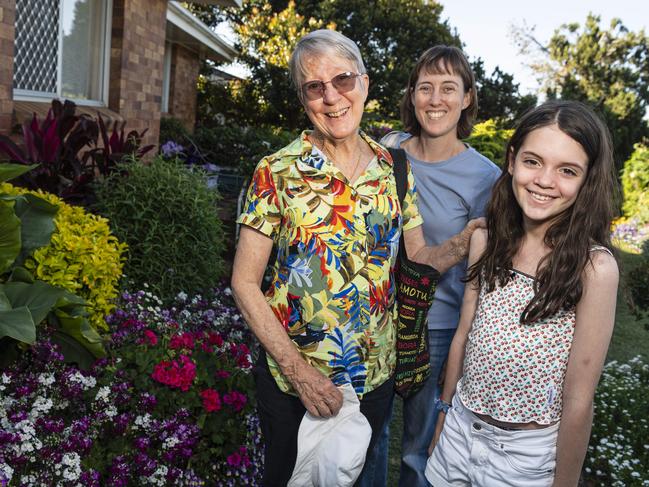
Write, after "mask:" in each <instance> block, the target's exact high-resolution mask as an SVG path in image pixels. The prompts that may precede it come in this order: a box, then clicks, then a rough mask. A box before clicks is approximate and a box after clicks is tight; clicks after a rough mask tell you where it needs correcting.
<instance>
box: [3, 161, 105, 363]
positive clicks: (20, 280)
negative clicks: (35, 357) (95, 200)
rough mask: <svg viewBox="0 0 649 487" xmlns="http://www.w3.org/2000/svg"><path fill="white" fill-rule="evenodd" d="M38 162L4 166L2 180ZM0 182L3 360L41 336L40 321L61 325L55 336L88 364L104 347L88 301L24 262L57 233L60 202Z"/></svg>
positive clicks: (79, 360)
mask: <svg viewBox="0 0 649 487" xmlns="http://www.w3.org/2000/svg"><path fill="white" fill-rule="evenodd" d="M32 168H33V166H21V165H16V164H1V165H0V183H4V182H5V181H7V180H9V179H13V178H15V177H18V176H20V175H21V174H24V173H25V172H27V171H29V170H31V169H32ZM8 188H11V185H9V184H6V183H5V184H1V186H0V228H1V230H0V362H1V363H2V364H6V363H8V362H9V361H11V360H12V359H13V358H15V357H16V355H17V353H18V348H17V345H18V344H21V343H22V344H31V343H34V341H35V340H36V332H37V326H39V325H40V324H41V323H42V322H45V321H47V322H48V323H49V324H50V325H52V326H54V327H55V332H54V339H55V340H56V341H57V342H58V343H60V345H61V347H62V349H63V350H64V353H65V355H66V359H68V360H71V361H75V362H77V363H79V364H81V365H88V364H89V362H90V361H92V358H91V357H89V353H92V355H94V356H95V357H96V356H101V355H103V354H104V350H103V347H102V344H101V337H100V336H99V335H98V334H97V332H96V331H95V330H94V329H93V328H92V327H91V326H90V324H89V323H88V319H87V315H88V314H87V311H86V306H87V305H86V302H85V301H84V300H83V299H82V298H80V297H79V296H76V295H75V294H73V293H71V292H69V291H66V290H64V289H61V288H59V287H55V286H52V285H50V284H48V283H45V282H43V281H40V280H35V279H34V277H33V275H32V274H31V273H30V272H29V271H28V270H27V269H26V268H25V267H24V264H25V261H26V260H27V259H29V258H30V256H31V254H32V253H33V252H34V251H35V250H36V249H38V248H40V247H42V246H44V245H47V244H48V243H49V241H50V239H51V236H52V234H53V232H54V218H55V215H56V213H57V207H56V206H55V205H53V204H51V203H49V202H48V201H46V200H45V199H43V198H39V197H38V196H36V195H34V194H29V193H27V194H14V193H13V192H10V191H7V189H8Z"/></svg>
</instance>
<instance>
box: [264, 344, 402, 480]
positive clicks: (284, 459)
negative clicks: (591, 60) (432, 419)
mask: <svg viewBox="0 0 649 487" xmlns="http://www.w3.org/2000/svg"><path fill="white" fill-rule="evenodd" d="M253 375H254V377H255V382H256V384H257V409H258V412H259V420H260V423H261V431H262V435H263V438H264V446H265V456H264V480H263V485H264V487H284V486H285V485H286V484H287V483H288V481H289V479H290V478H291V475H292V474H293V469H294V468H295V460H296V459H297V433H298V430H299V428H300V422H301V421H302V417H303V416H304V413H305V412H306V408H305V407H304V406H303V405H302V401H300V399H299V398H298V397H296V396H292V395H290V394H286V393H284V392H282V391H281V390H280V389H279V387H277V383H276V382H275V379H273V376H272V375H271V373H270V370H269V369H268V364H267V362H266V354H264V353H261V354H260V357H259V360H258V362H257V364H256V365H255V367H254V369H253ZM393 389H394V381H393V379H392V378H390V379H389V380H387V381H386V382H385V383H384V384H382V385H381V386H379V387H378V388H377V389H375V390H373V391H372V392H369V393H368V394H365V395H364V396H363V398H362V399H361V401H360V403H361V412H362V413H363V414H364V415H365V417H366V418H367V421H368V422H369V423H370V426H371V428H372V438H371V439H370V444H369V447H368V451H372V449H373V448H374V445H375V443H376V441H377V440H378V437H379V435H380V434H381V431H382V430H383V426H384V424H385V421H386V420H387V418H388V412H389V407H390V404H391V402H390V400H391V398H392V391H393ZM361 475H362V474H361Z"/></svg>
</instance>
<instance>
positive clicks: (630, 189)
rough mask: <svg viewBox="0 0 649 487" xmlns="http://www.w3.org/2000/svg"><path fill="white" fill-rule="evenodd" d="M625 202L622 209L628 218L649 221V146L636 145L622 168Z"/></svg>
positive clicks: (640, 221) (643, 221) (641, 221)
mask: <svg viewBox="0 0 649 487" xmlns="http://www.w3.org/2000/svg"><path fill="white" fill-rule="evenodd" d="M622 189H623V191H624V204H623V205H622V210H623V211H624V216H626V217H627V218H635V219H637V220H638V221H639V223H647V222H649V147H648V146H646V145H643V144H636V145H635V146H634V150H633V154H631V157H630V158H629V160H628V161H626V162H625V163H624V169H623V170H622Z"/></svg>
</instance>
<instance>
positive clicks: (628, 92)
mask: <svg viewBox="0 0 649 487" xmlns="http://www.w3.org/2000/svg"><path fill="white" fill-rule="evenodd" d="M600 20H601V19H600V17H599V16H597V15H593V14H589V15H588V16H587V18H586V21H585V23H584V24H583V26H582V25H580V24H578V23H570V24H564V25H562V26H560V27H559V28H558V29H556V30H555V32H554V34H553V35H552V37H551V38H550V40H549V42H548V43H547V44H542V43H541V42H539V41H538V40H537V39H536V38H535V37H534V33H533V30H530V29H526V28H522V29H517V30H515V32H514V36H515V39H516V40H517V42H518V44H519V47H520V49H521V53H522V54H524V55H528V56H530V55H531V56H534V57H536V61H534V62H532V63H531V64H530V67H531V68H532V69H533V70H534V71H535V72H536V74H537V76H538V77H539V80H540V81H542V82H543V89H544V91H545V94H546V95H547V96H548V97H549V98H565V99H576V100H581V101H584V102H587V103H589V104H590V105H592V106H593V107H594V108H595V109H596V110H598V111H599V112H600V113H601V114H602V115H603V116H604V118H605V119H606V122H607V124H608V126H609V129H610V130H611V132H612V134H613V139H614V145H615V150H616V158H617V160H618V162H621V161H624V160H626V159H627V158H628V156H629V155H630V154H631V152H632V151H633V145H634V144H635V143H637V142H639V141H640V140H642V138H643V137H646V136H647V135H648V134H649V130H648V128H647V122H646V120H644V117H645V114H646V111H647V106H648V104H649V38H648V37H647V36H646V35H645V33H644V30H641V31H639V32H632V31H629V30H628V29H627V28H626V27H625V26H624V25H623V24H622V21H620V20H619V19H613V20H611V23H610V25H609V27H608V29H607V28H605V27H603V26H601V25H600Z"/></svg>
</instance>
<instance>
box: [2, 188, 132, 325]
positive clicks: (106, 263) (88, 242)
mask: <svg viewBox="0 0 649 487" xmlns="http://www.w3.org/2000/svg"><path fill="white" fill-rule="evenodd" d="M2 190H3V192H5V193H7V194H10V195H24V194H31V195H34V196H37V197H39V198H42V199H44V200H45V201H47V202H49V203H51V204H52V205H54V206H55V207H57V208H58V211H57V212H56V216H55V217H54V232H53V233H52V238H51V240H50V242H49V243H48V244H47V245H45V246H43V247H40V248H38V249H36V250H35V251H34V252H33V253H32V254H31V255H29V256H28V257H27V258H26V259H25V262H24V266H25V268H26V269H28V270H29V271H30V272H31V273H32V274H33V276H34V277H35V278H36V279H39V280H41V281H43V282H46V283H48V284H51V285H52V286H56V287H57V288H60V289H65V290H66V291H69V292H71V293H73V294H75V295H77V296H79V297H81V298H83V299H84V300H85V301H86V303H87V304H88V315H89V316H88V321H89V323H90V324H91V325H92V327H93V328H95V329H96V330H101V329H104V330H106V329H108V327H107V326H106V322H105V321H104V317H105V316H106V315H108V314H110V313H111V311H112V310H113V308H114V307H115V304H114V302H113V300H114V298H116V297H117V294H118V291H119V287H118V285H119V280H120V278H121V277H122V265H123V260H124V258H123V256H124V254H125V253H126V245H125V244H123V243H120V242H119V241H118V239H117V238H116V237H115V236H114V235H113V234H111V231H110V227H109V226H108V221H106V219H104V218H102V217H100V216H97V215H93V214H92V213H88V212H87V211H85V210H84V209H83V208H81V207H79V206H72V205H68V204H66V203H64V202H63V201H62V200H61V199H60V198H58V197H57V196H55V195H53V194H49V193H43V192H42V191H30V190H27V189H24V188H19V187H15V186H12V185H11V184H9V183H5V184H3V185H2Z"/></svg>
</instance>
